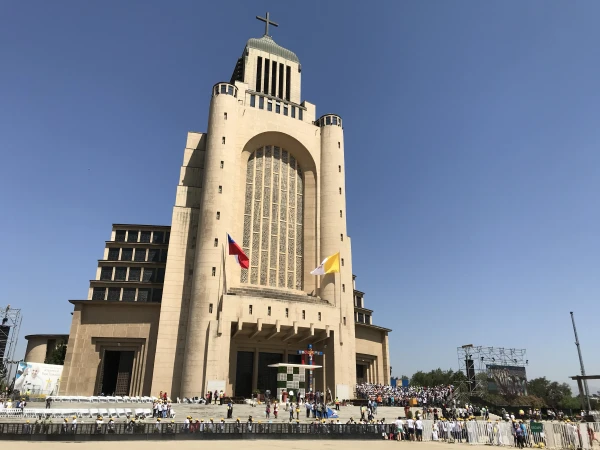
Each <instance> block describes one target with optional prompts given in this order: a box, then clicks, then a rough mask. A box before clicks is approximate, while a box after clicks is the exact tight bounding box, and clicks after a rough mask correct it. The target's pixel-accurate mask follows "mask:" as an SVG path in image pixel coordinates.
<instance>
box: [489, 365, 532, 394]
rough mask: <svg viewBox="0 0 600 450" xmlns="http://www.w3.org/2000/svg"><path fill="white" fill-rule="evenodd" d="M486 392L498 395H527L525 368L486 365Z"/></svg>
mask: <svg viewBox="0 0 600 450" xmlns="http://www.w3.org/2000/svg"><path fill="white" fill-rule="evenodd" d="M486 367H487V379H488V380H487V381H488V391H489V392H490V393H493V394H500V395H519V396H520V395H527V374H526V373H525V367H519V366H497V365H488V366H486Z"/></svg>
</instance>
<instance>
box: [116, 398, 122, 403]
mask: <svg viewBox="0 0 600 450" xmlns="http://www.w3.org/2000/svg"><path fill="white" fill-rule="evenodd" d="M115 401H116V402H117V403H123V397H121V396H117V397H115Z"/></svg>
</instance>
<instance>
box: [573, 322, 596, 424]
mask: <svg viewBox="0 0 600 450" xmlns="http://www.w3.org/2000/svg"><path fill="white" fill-rule="evenodd" d="M571 322H573V332H574V333H575V345H576V346H577V353H578V354H579V365H580V366H581V376H582V377H585V367H583V356H581V346H580V345H579V338H578V337H577V328H576V327H575V316H574V315H573V311H571ZM583 390H584V393H585V398H586V401H587V413H588V414H590V411H591V410H592V407H591V405H590V391H589V389H588V382H587V380H585V379H584V380H583Z"/></svg>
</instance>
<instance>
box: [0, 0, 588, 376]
mask: <svg viewBox="0 0 600 450" xmlns="http://www.w3.org/2000/svg"><path fill="white" fill-rule="evenodd" d="M1 9H2V11H1V14H0V105H1V107H0V151H1V154H2V163H1V164H0V192H2V194H1V195H0V211H1V213H2V221H1V227H2V228H1V231H2V237H3V239H2V250H3V251H2V258H1V259H0V303H1V304H6V303H10V304H11V305H13V306H14V307H20V308H22V310H23V314H24V321H23V326H22V330H21V335H25V334H27V333H52V332H59V333H60V332H65V333H66V332H68V330H69V326H70V320H71V315H70V312H71V311H72V305H70V304H69V303H67V300H68V299H81V298H85V296H86V294H87V290H88V286H89V280H90V279H92V278H94V276H95V271H96V266H97V260H98V259H99V258H101V256H102V252H103V247H104V241H105V240H107V239H108V238H109V233H110V227H111V224H112V223H151V224H168V223H169V221H170V218H171V211H172V206H173V203H174V198H175V186H176V184H177V181H178V173H179V166H180V164H181V161H182V155H183V149H184V145H185V137H186V132H187V131H188V130H195V131H204V130H205V129H206V124H207V113H208V102H209V99H210V89H211V87H212V85H213V84H214V83H215V82H217V81H221V80H228V79H229V77H230V75H231V72H232V70H233V67H234V64H235V62H236V59H237V58H238V57H239V56H240V54H241V52H242V50H243V47H244V44H245V42H246V40H247V39H248V38H250V37H260V36H261V35H262V31H263V26H262V24H261V23H259V22H258V21H256V20H255V19H254V16H255V15H257V14H260V15H262V14H264V12H265V11H267V10H269V11H270V12H271V15H272V18H273V20H275V21H277V22H279V24H280V27H279V28H277V29H275V30H273V32H272V34H273V36H274V38H275V40H276V41H277V42H278V43H279V44H281V45H283V46H285V47H287V48H290V49H291V50H293V51H295V52H296V53H297V54H298V56H299V58H300V60H301V62H302V69H303V70H302V80H303V89H302V96H303V98H304V99H306V100H308V101H310V102H313V103H315V104H316V105H317V112H318V114H323V113H328V112H334V113H338V114H340V115H341V116H342V117H343V119H344V126H345V142H346V167H347V194H348V215H347V217H348V228H349V234H350V236H351V237H352V242H353V252H354V253H353V255H354V272H355V273H356V274H357V276H358V279H357V287H358V288H359V289H360V290H363V291H365V292H366V294H367V295H366V301H367V307H371V308H372V309H375V316H374V323H376V324H378V325H382V326H386V327H389V328H392V329H393V330H394V331H393V333H391V335H390V343H391V352H390V353H391V359H392V365H393V368H394V374H395V375H400V374H408V375H410V374H412V373H413V372H414V371H415V370H418V369H424V370H428V369H433V368H437V367H442V368H454V369H456V368H457V365H458V363H457V357H456V347H457V346H459V345H462V344H467V343H473V344H476V345H489V346H504V347H513V346H514V347H524V348H527V350H528V358H529V360H530V365H529V367H528V372H529V376H530V377H534V376H541V375H546V376H548V377H550V378H553V379H558V380H566V377H567V376H568V375H575V374H577V373H578V371H579V366H578V361H577V354H576V350H575V346H574V345H573V334H572V330H571V323H570V318H569V311H570V310H573V311H575V312H576V319H577V325H578V326H579V334H580V339H581V342H582V345H583V350H584V357H586V358H587V360H586V362H587V369H588V373H600V360H599V359H598V349H597V345H598V342H600V327H599V326H598V319H599V316H600V314H599V313H600V302H599V300H598V298H599V294H600V276H599V274H598V271H599V266H600V233H599V226H598V224H599V223H600V208H598V200H597V199H598V194H599V192H600V177H599V176H598V175H599V167H600V152H599V149H600V127H599V126H598V107H599V105H600V98H599V97H600V86H599V80H600V59H598V42H600V28H599V27H598V26H597V18H598V16H599V14H600V4H598V3H596V2H589V1H588V2H567V3H566V2H553V1H531V2H501V1H498V2H475V1H473V2H461V1H453V2H440V1H416V0H414V1H404V2H385V3H384V2H368V3H364V2H356V1H343V2H342V1H331V2H282V1H256V2H254V1H252V2H251V1H234V2H228V3H222V2H221V3H219V2H197V1H183V0H181V1H177V2H156V1H141V0H139V1H134V0H129V1H127V2H122V1H116V0H112V1H103V2H81V1H67V0H64V1H60V2H47V1H28V2H4V3H3V5H2V8H1ZM23 352H24V346H23V344H21V345H20V347H19V353H18V354H17V356H19V357H20V356H22V354H23Z"/></svg>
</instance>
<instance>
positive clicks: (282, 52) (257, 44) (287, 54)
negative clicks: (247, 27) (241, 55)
mask: <svg viewBox="0 0 600 450" xmlns="http://www.w3.org/2000/svg"><path fill="white" fill-rule="evenodd" d="M246 48H255V49H257V50H262V51H263V52H267V53H271V54H273V55H277V56H281V57H282V58H285V59H287V60H289V61H293V62H295V63H298V64H300V60H299V59H298V57H297V56H296V54H295V53H294V52H293V51H291V50H288V49H287V48H283V47H282V46H280V45H278V44H276V43H275V41H274V40H273V38H272V37H271V36H266V35H265V36H263V37H261V38H251V39H248V42H247V43H246Z"/></svg>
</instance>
